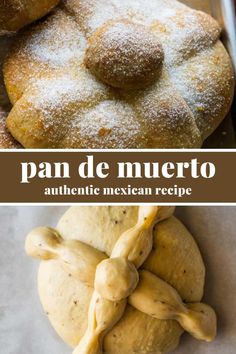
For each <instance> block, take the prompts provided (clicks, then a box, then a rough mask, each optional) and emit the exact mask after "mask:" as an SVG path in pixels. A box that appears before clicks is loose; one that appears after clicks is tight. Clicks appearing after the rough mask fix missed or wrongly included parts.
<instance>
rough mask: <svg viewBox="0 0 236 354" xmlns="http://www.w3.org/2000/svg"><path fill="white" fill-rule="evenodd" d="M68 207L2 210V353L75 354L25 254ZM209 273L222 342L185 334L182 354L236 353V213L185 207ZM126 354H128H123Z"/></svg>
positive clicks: (182, 212) (185, 217)
mask: <svg viewBox="0 0 236 354" xmlns="http://www.w3.org/2000/svg"><path fill="white" fill-rule="evenodd" d="M66 209H67V208H66V207H23V206H21V207H0V233H1V235H0V353H1V354H48V353H49V354H71V349H70V348H68V347H67V346H66V345H65V344H63V342H62V341H61V339H60V338H58V336H57V335H56V334H55V332H54V330H53V328H52V327H51V325H50V324H49V322H48V320H47V317H46V315H45V314H44V313H43V311H42V308H41V305H40V302H39V299H38V294H37V269H38V262H37V261H34V260H32V259H30V258H28V257H27V256H26V255H25V253H24V240H25V236H26V234H27V233H28V231H30V230H31V229H32V228H34V227H36V226H40V225H48V226H55V225H56V224H57V221H58V219H59V217H60V216H61V215H62V214H63V212H64V210H66ZM176 214H177V215H178V216H179V217H180V218H181V219H182V220H183V221H184V223H185V225H186V226H187V227H188V228H189V229H190V231H191V232H192V233H193V235H194V236H195V239H196V241H197V243H198V245H199V247H200V249H201V252H202V255H203V258H204V261H205V264H206V267H207V279H206V295H205V301H206V302H208V303H209V304H211V305H212V306H214V308H215V310H216V311H217V314H218V319H219V323H218V337H217V339H216V341H215V342H213V343H211V344H206V343H202V342H198V341H196V340H194V339H193V338H192V337H190V336H189V335H187V334H185V335H184V336H183V337H182V339H181V345H180V347H179V349H178V350H177V351H176V352H175V353H176V354H189V353H191V354H213V353H214V354H222V353H223V354H235V353H236V227H235V226H236V208H235V207H181V208H180V207H179V208H178V209H177V212H176ZM121 354H122V353H121Z"/></svg>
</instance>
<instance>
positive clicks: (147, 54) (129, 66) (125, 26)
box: [85, 21, 164, 89]
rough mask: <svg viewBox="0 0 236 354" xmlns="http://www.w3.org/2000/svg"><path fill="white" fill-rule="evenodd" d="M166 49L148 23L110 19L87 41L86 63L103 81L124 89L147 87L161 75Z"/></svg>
mask: <svg viewBox="0 0 236 354" xmlns="http://www.w3.org/2000/svg"><path fill="white" fill-rule="evenodd" d="M163 61H164V52H163V49H162V46H161V44H160V42H159V41H158V37H157V36H156V35H154V33H152V32H151V31H150V30H148V28H146V27H145V26H142V25H139V24H135V23H131V22H128V21H119V22H116V21H110V22H108V23H106V24H105V25H104V26H102V27H101V28H99V29H98V30H97V31H96V32H95V33H93V34H92V36H91V37H90V38H89V40H88V47H87V50H86V53H85V65H86V66H87V68H88V69H90V70H91V72H92V73H93V74H94V75H96V76H97V77H98V79H100V80H101V81H103V82H104V83H106V84H108V85H111V86H114V87H119V88H123V89H138V88H144V87H145V86H148V85H150V84H152V83H154V82H155V81H156V80H157V79H158V76H159V75H160V72H161V69H162V64H163Z"/></svg>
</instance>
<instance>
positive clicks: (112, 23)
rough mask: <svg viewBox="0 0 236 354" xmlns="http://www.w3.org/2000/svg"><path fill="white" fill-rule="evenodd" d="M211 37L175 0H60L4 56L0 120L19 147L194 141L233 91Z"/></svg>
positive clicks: (200, 18) (210, 28)
mask: <svg viewBox="0 0 236 354" xmlns="http://www.w3.org/2000/svg"><path fill="white" fill-rule="evenodd" d="M124 24H125V25H124ZM144 26H145V31H144V30H143V33H144V35H143V36H142V35H141V34H142V28H144ZM137 28H138V30H135V29H137ZM219 37H220V28H219V26H218V24H217V23H216V22H215V20H213V19H212V18H211V17H210V16H209V15H207V14H205V13H202V12H199V11H196V10H192V9H190V8H189V7H187V6H185V5H184V4H182V3H179V2H178V1H175V0H149V1H148V2H145V4H144V2H143V1H142V0H122V1H121V0H111V1H108V0H102V1H101V0H89V1H88V0H80V1H78V0H70V1H66V0H64V1H63V2H62V4H61V5H60V8H58V9H57V10H56V11H55V12H54V13H53V14H52V15H50V16H49V17H48V18H47V19H45V20H43V21H42V22H41V23H40V24H38V25H36V26H33V27H31V28H30V29H29V30H27V31H26V33H23V34H22V35H20V36H19V37H17V38H16V43H15V46H13V49H12V52H11V53H10V55H9V56H8V59H7V60H6V62H5V67H4V74H5V82H6V87H7V91H8V94H9V97H10V99H11V102H12V104H13V109H12V111H11V113H10V114H9V117H8V119H7V126H8V128H9V130H10V131H11V133H12V135H13V136H14V137H15V138H16V139H17V140H18V141H19V142H21V144H22V145H23V146H24V147H26V148H193V147H200V146H201V145H202V143H203V141H204V140H205V139H206V138H207V137H208V136H209V135H210V134H211V133H212V132H213V131H214V130H215V128H216V127H217V126H218V125H219V123H220V122H221V121H222V119H223V118H224V117H225V116H226V114H227V112H228V111H229V108H230V104H231V101H232V96H233V86H234V80H233V73H232V67H231V63H230V59H229V56H228V54H227V52H226V50H225V48H224V47H223V45H222V43H221V42H220V41H219ZM94 43H97V46H96V45H95V47H96V48H95V47H94ZM154 47H155V48H156V49H155V48H154ZM141 48H143V50H142V49H141ZM131 64H133V66H132V65H131ZM133 68H136V70H132V69H133ZM145 73H146V74H145ZM137 80H138V82H139V85H141V86H142V87H141V88H139V89H138V88H137V87H138V86H139V85H136V87H135V83H137ZM107 82H108V83H109V85H108V84H107ZM117 86H118V87H117ZM127 87H128V88H129V90H127V89H126V88H127ZM130 87H131V89H130Z"/></svg>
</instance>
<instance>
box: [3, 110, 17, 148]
mask: <svg viewBox="0 0 236 354" xmlns="http://www.w3.org/2000/svg"><path fill="white" fill-rule="evenodd" d="M6 116H7V114H6V112H4V111H3V110H2V109H1V107H0V149H18V148H20V144H19V143H18V142H17V141H16V140H15V139H14V138H13V137H12V135H11V134H10V133H9V132H8V130H7V128H6Z"/></svg>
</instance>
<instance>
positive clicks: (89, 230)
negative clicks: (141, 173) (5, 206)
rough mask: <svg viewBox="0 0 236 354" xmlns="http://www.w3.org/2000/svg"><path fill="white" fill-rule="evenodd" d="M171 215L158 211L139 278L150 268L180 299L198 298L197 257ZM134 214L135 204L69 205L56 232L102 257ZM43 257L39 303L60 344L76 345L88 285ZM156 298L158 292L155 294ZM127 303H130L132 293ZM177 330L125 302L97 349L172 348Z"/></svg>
mask: <svg viewBox="0 0 236 354" xmlns="http://www.w3.org/2000/svg"><path fill="white" fill-rule="evenodd" d="M172 213H173V208H167V207H161V208H160V209H159V214H157V215H159V217H158V219H157V220H156V221H157V222H158V224H156V226H155V227H154V231H153V247H152V251H151V253H150V254H149V256H148V258H147V259H146V261H145V263H144V264H143V266H142V267H141V269H140V277H142V275H141V273H142V274H143V271H144V270H145V271H147V272H148V273H149V272H151V273H149V274H153V275H155V276H156V277H158V278H159V279H160V280H159V281H163V280H164V281H165V282H166V286H172V287H173V288H174V289H175V290H176V291H177V292H178V294H179V295H180V297H181V299H182V301H184V302H185V303H193V302H194V303H195V302H200V301H201V299H202V296H203V289H204V281H205V267H204V264H203V261H202V257H201V254H200V252H199V250H198V247H197V245H196V243H195V241H194V239H193V237H192V236H191V235H190V233H189V232H188V231H187V229H186V228H185V227H184V225H183V224H182V223H181V222H180V221H178V220H177V219H176V218H175V217H173V216H172V215H171V214H172ZM137 218H138V208H137V207H109V206H107V207H105V206H104V207H72V208H70V209H69V210H68V211H67V212H66V213H65V214H64V216H63V217H62V218H61V220H60V222H59V224H58V226H57V232H58V233H59V234H58V235H60V237H62V239H63V240H64V242H67V243H68V245H71V243H70V242H72V241H71V240H77V241H80V242H83V244H85V245H88V246H89V247H92V248H91V249H95V250H96V252H98V253H99V254H100V255H103V256H102V258H103V257H105V258H106V257H107V256H111V252H114V246H115V244H116V243H117V241H118V239H119V238H120V235H121V234H123V233H124V232H125V231H126V230H128V229H130V228H132V227H133V226H134V225H135V224H136V222H137ZM48 230H49V229H48ZM108 230H109V232H108ZM33 232H34V234H32V235H31V236H29V237H30V239H32V237H33V238H34V239H35V237H36V239H35V241H34V244H35V245H36V244H37V243H38V242H39V241H38V240H39V239H37V237H39V236H38V235H39V234H38V231H37V230H36V231H33ZM40 232H41V231H40ZM44 232H45V231H44ZM46 232H48V231H46ZM49 232H51V231H50V230H49ZM56 237H57V236H56ZM29 242H31V241H29V240H28V241H27V243H28V245H29ZM50 242H51V241H50ZM73 242H74V241H73ZM39 246H40V247H42V246H43V245H42V244H40V245H39ZM26 247H27V248H28V249H29V247H28V246H26ZM83 247H85V246H83ZM33 252H36V251H35V250H34V251H33ZM37 252H38V251H37ZM40 252H41V251H40ZM92 252H93V251H92ZM101 252H102V253H101ZM67 255H68V252H66V253H64V251H63V257H67ZM34 256H35V254H34ZM37 257H38V256H37V255H36V258H37ZM44 257H46V258H45V261H42V262H41V264H40V269H39V275H38V286H39V294H40V299H41V302H42V304H43V307H44V310H45V312H46V313H47V315H48V318H49V320H50V322H51V323H52V325H53V327H54V328H55V330H56V331H57V333H58V334H59V335H60V336H61V337H62V339H63V340H64V341H65V342H66V343H68V344H69V345H71V346H72V347H76V346H77V345H78V343H79V342H80V340H81V339H82V337H83V336H84V333H85V331H86V327H87V323H88V322H87V316H88V308H89V303H90V300H91V297H92V294H93V287H92V286H89V284H87V285H86V284H85V283H84V281H79V280H78V279H76V278H75V273H74V271H73V269H72V272H70V271H68V268H67V267H66V263H65V266H63V264H62V263H61V262H60V261H59V260H57V259H51V260H48V256H47V254H46V255H45V254H44ZM96 257H97V256H96ZM99 257H100V256H99ZM39 258H40V257H39ZM82 258H83V256H82ZM110 259H111V258H110ZM100 260H101V258H100ZM89 272H90V270H89ZM85 273H86V272H85ZM144 274H145V272H144ZM92 283H93V279H92V281H91V284H92ZM160 296H163V295H161V293H160ZM131 298H132V296H131ZM136 300H137V299H136ZM130 301H131V300H130ZM130 301H129V303H130ZM132 301H134V303H135V297H134V298H133V299H132ZM144 303H145V302H144ZM152 311H154V309H152ZM182 333H183V329H182V328H181V326H180V325H179V324H178V322H177V321H174V320H170V319H169V320H159V319H157V318H154V317H152V316H148V315H147V314H145V313H144V312H143V311H142V312H141V311H139V310H137V308H135V307H133V306H131V305H127V306H126V309H125V312H124V314H123V316H122V318H121V320H120V321H119V322H118V323H117V324H116V325H115V326H114V327H113V328H112V329H111V330H110V331H109V332H108V333H107V334H106V336H105V338H104V348H103V352H104V353H106V354H120V353H122V354H134V353H137V354H158V353H165V352H168V351H170V350H173V349H174V348H176V347H177V345H178V343H179V339H180V336H181V334H182ZM75 352H76V351H75ZM85 352H86V353H87V351H85ZM94 353H95V351H94ZM99 353H100V352H99Z"/></svg>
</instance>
